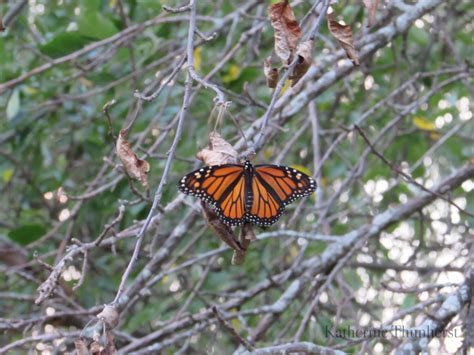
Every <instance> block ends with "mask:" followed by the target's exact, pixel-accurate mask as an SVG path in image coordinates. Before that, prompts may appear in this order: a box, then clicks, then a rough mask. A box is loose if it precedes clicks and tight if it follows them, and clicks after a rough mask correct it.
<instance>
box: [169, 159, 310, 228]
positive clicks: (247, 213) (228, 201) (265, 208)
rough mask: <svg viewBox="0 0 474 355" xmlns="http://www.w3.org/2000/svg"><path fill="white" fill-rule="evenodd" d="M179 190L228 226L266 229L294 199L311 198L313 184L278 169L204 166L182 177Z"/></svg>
mask: <svg viewBox="0 0 474 355" xmlns="http://www.w3.org/2000/svg"><path fill="white" fill-rule="evenodd" d="M178 188H179V190H180V191H181V192H183V193H185V194H187V195H193V196H197V197H199V198H201V199H202V200H204V201H206V202H208V203H210V204H211V205H213V206H214V207H215V208H216V213H217V215H218V216H219V218H220V219H221V220H222V221H223V222H224V223H226V224H229V225H241V224H243V223H253V224H257V225H260V226H269V225H271V224H273V223H275V222H276V221H277V220H278V219H279V218H280V216H281V214H282V213H283V210H284V209H285V206H286V205H287V204H289V203H291V202H293V201H294V200H295V199H297V198H300V197H303V196H307V195H310V194H311V193H313V191H315V190H316V182H315V181H314V180H313V179H312V178H311V177H309V176H308V175H306V174H304V173H302V172H301V171H298V170H296V169H293V168H290V167H288V166H281V165H268V164H266V165H255V166H253V165H252V164H251V163H250V161H249V160H247V159H245V162H244V164H224V165H213V166H206V167H203V168H201V169H198V170H195V171H193V172H191V173H189V174H187V175H186V176H184V177H183V178H182V179H181V180H180V182H179V184H178Z"/></svg>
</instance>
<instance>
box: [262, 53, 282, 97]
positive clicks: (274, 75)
mask: <svg viewBox="0 0 474 355" xmlns="http://www.w3.org/2000/svg"><path fill="white" fill-rule="evenodd" d="M263 73H264V74H265V78H267V86H268V87H269V88H271V89H274V88H276V86H277V84H278V77H279V76H280V74H279V73H278V69H277V68H272V57H271V56H270V57H268V58H265V60H264V61H263Z"/></svg>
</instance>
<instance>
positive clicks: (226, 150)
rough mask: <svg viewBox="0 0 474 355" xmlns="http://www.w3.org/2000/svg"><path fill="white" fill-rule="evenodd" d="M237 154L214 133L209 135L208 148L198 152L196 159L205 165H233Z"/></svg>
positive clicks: (230, 145)
mask: <svg viewBox="0 0 474 355" xmlns="http://www.w3.org/2000/svg"><path fill="white" fill-rule="evenodd" d="M238 155H239V153H238V152H237V151H236V150H235V149H234V147H233V146H232V144H230V143H229V142H227V141H226V140H225V139H224V138H222V137H221V135H220V134H219V133H217V132H216V131H212V132H211V133H209V148H204V149H202V150H200V151H199V152H198V153H197V154H196V157H197V158H198V159H199V160H201V161H202V162H203V163H204V164H205V165H222V164H235V163H236V162H237V158H238Z"/></svg>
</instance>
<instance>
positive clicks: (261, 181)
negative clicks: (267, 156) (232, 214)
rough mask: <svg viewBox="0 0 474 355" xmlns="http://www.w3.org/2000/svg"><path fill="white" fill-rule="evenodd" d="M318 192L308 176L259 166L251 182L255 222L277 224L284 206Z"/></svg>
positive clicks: (287, 168) (292, 171) (294, 170)
mask: <svg viewBox="0 0 474 355" xmlns="http://www.w3.org/2000/svg"><path fill="white" fill-rule="evenodd" d="M315 190H316V182H315V181H314V179H313V178H311V177H310V176H308V175H306V174H305V173H303V172H301V171H299V170H296V169H293V168H290V167H288V166H281V165H256V166H255V167H254V178H253V180H252V194H253V202H252V209H251V211H250V214H251V220H252V219H253V220H252V222H254V223H256V224H260V225H270V224H273V223H275V222H276V221H277V220H278V219H279V218H280V216H281V214H282V212H283V210H284V207H285V206H286V205H287V204H289V203H291V202H293V201H294V200H295V199H297V198H301V197H304V196H307V195H310V194H311V193H313V192H314V191H315Z"/></svg>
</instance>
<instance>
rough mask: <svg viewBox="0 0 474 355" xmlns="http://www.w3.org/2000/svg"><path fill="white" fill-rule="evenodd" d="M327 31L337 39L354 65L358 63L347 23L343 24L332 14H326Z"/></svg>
mask: <svg viewBox="0 0 474 355" xmlns="http://www.w3.org/2000/svg"><path fill="white" fill-rule="evenodd" d="M327 19H328V27H329V31H330V32H331V33H332V35H333V36H334V37H335V38H336V39H337V40H338V42H339V44H340V45H341V46H342V48H344V50H345V51H346V55H347V57H348V58H349V59H350V60H352V63H353V64H354V65H359V57H358V55H357V52H356V50H355V48H354V43H353V40H352V29H351V26H349V25H343V24H340V23H339V22H337V21H336V20H335V19H334V15H333V14H328V15H327Z"/></svg>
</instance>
